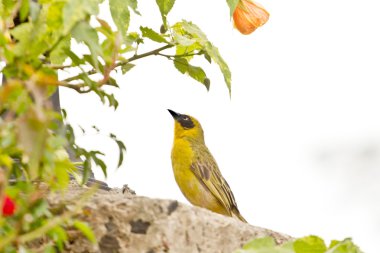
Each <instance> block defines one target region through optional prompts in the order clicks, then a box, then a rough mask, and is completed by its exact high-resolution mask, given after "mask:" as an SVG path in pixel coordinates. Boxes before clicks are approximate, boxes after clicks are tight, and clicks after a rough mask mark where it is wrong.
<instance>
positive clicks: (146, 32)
mask: <svg viewBox="0 0 380 253" xmlns="http://www.w3.org/2000/svg"><path fill="white" fill-rule="evenodd" d="M140 30H141V32H142V36H143V37H146V38H149V39H151V40H153V41H156V42H159V43H168V42H167V41H166V39H165V38H164V37H163V36H162V35H161V34H159V33H157V32H155V31H153V30H152V29H151V28H149V27H142V26H140Z"/></svg>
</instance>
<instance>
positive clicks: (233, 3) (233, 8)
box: [227, 0, 240, 17]
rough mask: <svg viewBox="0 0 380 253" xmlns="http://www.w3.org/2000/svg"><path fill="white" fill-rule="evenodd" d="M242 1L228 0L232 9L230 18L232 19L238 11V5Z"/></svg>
mask: <svg viewBox="0 0 380 253" xmlns="http://www.w3.org/2000/svg"><path fill="white" fill-rule="evenodd" d="M239 1H240V0H227V4H228V7H230V16H231V17H232V14H234V11H235V9H236V6H237V5H238V3H239Z"/></svg>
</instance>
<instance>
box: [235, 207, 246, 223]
mask: <svg viewBox="0 0 380 253" xmlns="http://www.w3.org/2000/svg"><path fill="white" fill-rule="evenodd" d="M232 216H233V217H236V218H238V219H239V220H241V221H242V222H245V223H248V221H247V220H246V219H244V217H243V216H242V215H241V214H240V212H239V210H238V209H237V208H235V209H234V210H232Z"/></svg>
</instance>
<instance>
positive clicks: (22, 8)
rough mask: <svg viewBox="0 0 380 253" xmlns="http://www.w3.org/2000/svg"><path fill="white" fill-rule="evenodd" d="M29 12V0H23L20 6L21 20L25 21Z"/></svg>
mask: <svg viewBox="0 0 380 253" xmlns="http://www.w3.org/2000/svg"><path fill="white" fill-rule="evenodd" d="M28 14H29V0H22V3H21V6H20V21H25V19H26V18H27V17H28Z"/></svg>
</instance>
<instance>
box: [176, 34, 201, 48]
mask: <svg viewBox="0 0 380 253" xmlns="http://www.w3.org/2000/svg"><path fill="white" fill-rule="evenodd" d="M173 38H174V41H175V42H177V43H178V44H179V45H182V46H185V47H188V46H191V45H193V44H194V43H195V42H196V40H195V39H192V38H188V37H186V36H183V35H181V34H179V33H177V32H175V31H174V32H173Z"/></svg>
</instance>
